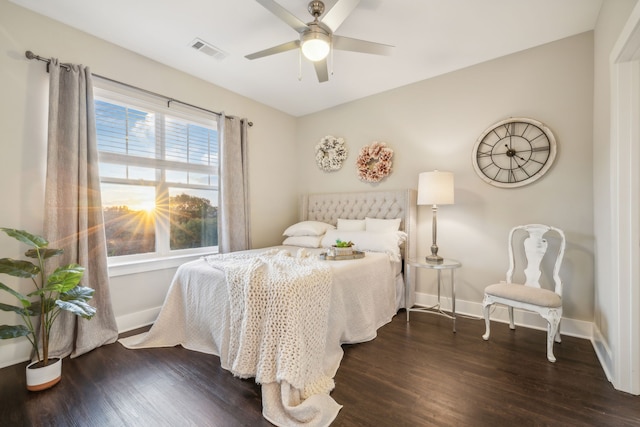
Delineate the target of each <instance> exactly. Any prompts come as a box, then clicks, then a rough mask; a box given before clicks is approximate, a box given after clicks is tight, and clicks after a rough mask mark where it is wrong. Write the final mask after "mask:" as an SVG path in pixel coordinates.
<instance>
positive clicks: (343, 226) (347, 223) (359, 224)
mask: <svg viewBox="0 0 640 427" xmlns="http://www.w3.org/2000/svg"><path fill="white" fill-rule="evenodd" d="M338 230H344V231H364V230H365V221H364V219H342V218H338Z"/></svg>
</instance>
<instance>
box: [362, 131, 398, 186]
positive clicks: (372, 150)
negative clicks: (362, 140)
mask: <svg viewBox="0 0 640 427" xmlns="http://www.w3.org/2000/svg"><path fill="white" fill-rule="evenodd" d="M392 157H393V150H392V149H391V148H389V147H387V144H386V143H384V142H378V141H375V142H373V143H372V144H371V145H365V146H364V147H362V148H361V149H360V153H359V154H358V159H357V160H356V168H357V169H358V177H359V178H360V179H361V180H362V181H366V182H378V181H380V180H381V179H383V178H384V177H386V176H387V175H389V174H390V173H391V166H392V165H393V162H392V161H391V158H392Z"/></svg>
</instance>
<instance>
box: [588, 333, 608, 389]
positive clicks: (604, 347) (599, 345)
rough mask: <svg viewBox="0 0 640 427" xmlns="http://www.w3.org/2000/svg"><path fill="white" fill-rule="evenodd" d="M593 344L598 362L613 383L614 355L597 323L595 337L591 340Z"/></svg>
mask: <svg viewBox="0 0 640 427" xmlns="http://www.w3.org/2000/svg"><path fill="white" fill-rule="evenodd" d="M591 344H592V345H593V349H594V350H595V351H596V356H598V360H599V361H600V365H601V366H602V370H603V371H604V374H605V375H606V376H607V379H608V380H609V381H610V382H611V381H612V379H613V376H612V375H611V369H612V366H613V355H612V354H611V349H610V348H609V345H608V344H607V342H606V341H605V339H604V337H603V336H602V332H600V329H598V327H597V326H596V325H595V323H594V324H593V337H592V338H591Z"/></svg>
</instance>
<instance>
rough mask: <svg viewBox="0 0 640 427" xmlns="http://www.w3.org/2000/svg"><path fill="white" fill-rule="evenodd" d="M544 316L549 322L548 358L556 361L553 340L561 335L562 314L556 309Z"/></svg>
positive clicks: (550, 360)
mask: <svg viewBox="0 0 640 427" xmlns="http://www.w3.org/2000/svg"><path fill="white" fill-rule="evenodd" d="M543 317H544V318H545V319H546V320H547V322H549V325H548V327H547V359H548V360H549V362H555V361H556V357H555V356H554V355H553V342H554V341H555V338H556V335H559V334H558V331H559V330H560V328H559V326H560V318H561V314H559V313H558V312H556V311H551V312H549V313H548V315H546V316H543Z"/></svg>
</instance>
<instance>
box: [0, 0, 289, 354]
mask: <svg viewBox="0 0 640 427" xmlns="http://www.w3.org/2000/svg"><path fill="white" fill-rule="evenodd" d="M26 50H32V51H33V52H35V53H36V54H39V55H41V56H45V57H48V56H55V57H57V58H59V59H60V60H62V61H66V62H74V63H82V64H87V65H89V66H90V67H91V71H92V72H93V73H95V74H99V75H102V76H106V77H109V78H112V79H115V80H119V81H122V82H125V83H128V84H131V85H134V86H138V87H141V88H144V89H147V90H150V91H154V92H157V93H162V94H164V95H167V96H170V97H173V98H175V99H179V100H181V101H185V102H188V103H190V104H194V105H198V106H200V107H203V108H206V109H210V110H214V111H221V110H224V111H225V112H226V113H227V114H230V115H237V116H241V117H247V118H249V119H250V120H251V121H253V123H254V126H253V127H252V128H251V129H250V131H249V138H250V152H249V163H250V173H249V181H250V183H249V185H250V188H251V226H252V231H253V237H252V244H253V246H254V247H259V246H265V245H270V244H273V243H278V242H279V239H280V234H281V230H283V229H284V228H285V227H286V226H287V225H289V224H291V223H292V222H293V221H294V220H295V219H296V217H297V210H296V208H297V201H298V200H297V193H296V190H297V188H296V187H295V173H296V172H295V170H294V169H292V168H291V165H292V164H293V163H294V162H295V160H296V159H295V143H296V140H295V135H294V133H295V119H294V118H293V117H291V116H289V115H287V114H284V113H282V112H279V111H277V110H274V109H272V108H269V107H266V106H264V105H262V104H259V103H257V102H254V101H252V100H250V99H247V98H244V97H242V96H239V95H237V94H234V93H232V92H229V91H227V90H224V89H222V88H220V87H217V86H214V85H212V84H209V83H206V82H204V81H202V80H199V79H197V78H194V77H191V76H189V75H186V74H184V73H182V72H179V71H177V70H175V69H172V68H169V67H166V66H163V65H161V64H158V63H157V62H154V61H151V60H149V59H146V58H144V57H141V56H139V55H136V54H134V53H132V52H130V51H127V50H124V49H122V48H120V47H118V46H115V45H112V44H109V43H106V42H104V41H102V40H99V39H96V38H94V37H92V36H89V35H87V34H85V33H82V32H79V31H77V30H74V29H71V28H69V27H67V26H65V25H62V24H59V23H57V22H55V21H52V20H49V19H47V18H44V17H42V16H40V15H37V14H34V13H32V12H30V11H27V10H26V9H22V8H20V7H17V6H15V5H13V4H12V3H9V2H8V1H6V0H0V94H1V95H2V101H3V102H2V103H0V129H2V139H1V140H0V147H1V151H0V152H1V155H0V182H2V184H1V185H0V201H1V203H2V209H0V226H3V227H11V228H22V229H27V230H29V231H32V232H35V233H41V232H42V225H43V224H42V223H43V212H42V206H43V203H44V200H43V199H44V174H45V156H46V154H45V153H46V149H45V147H46V121H47V97H48V93H47V90H48V89H47V88H48V83H47V81H48V75H47V73H46V71H45V69H46V66H45V64H44V63H42V62H38V61H29V60H27V59H26V58H25V56H24V52H25V51H26ZM274 171H277V173H274ZM0 250H1V251H0V256H2V257H15V258H17V257H21V255H22V251H23V250H24V248H23V247H21V246H19V245H18V244H15V243H13V241H12V240H11V239H9V238H7V237H5V236H0ZM173 271H174V270H173V269H166V270H159V271H156V272H151V273H146V274H137V275H132V276H119V277H115V278H112V280H111V290H112V298H113V305H114V311H115V314H116V316H117V317H118V318H119V323H121V321H124V322H125V323H127V322H129V323H130V322H135V321H136V319H138V318H144V317H145V316H147V315H148V314H149V313H157V311H154V310H157V308H158V307H159V306H160V305H161V304H162V301H163V300H164V296H165V293H166V290H167V288H168V286H169V283H170V280H171V277H172V275H173ZM0 280H1V281H3V282H5V283H6V282H10V283H13V282H11V278H6V277H2V278H1V279H0ZM24 284H25V285H26V281H25V282H24ZM0 301H3V302H4V301H7V302H9V301H10V298H9V297H8V296H7V295H0ZM136 316H137V317H136ZM14 322H15V320H14V318H13V317H12V316H11V315H10V314H8V313H5V312H0V323H10V324H13V323H14ZM15 344H16V341H15V340H13V341H0V366H3V365H7V364H10V363H11V362H15V361H20V360H24V359H25V358H26V357H27V354H28V353H27V351H28V348H27V347H24V346H19V345H18V346H17V347H18V348H16V345H15Z"/></svg>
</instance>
